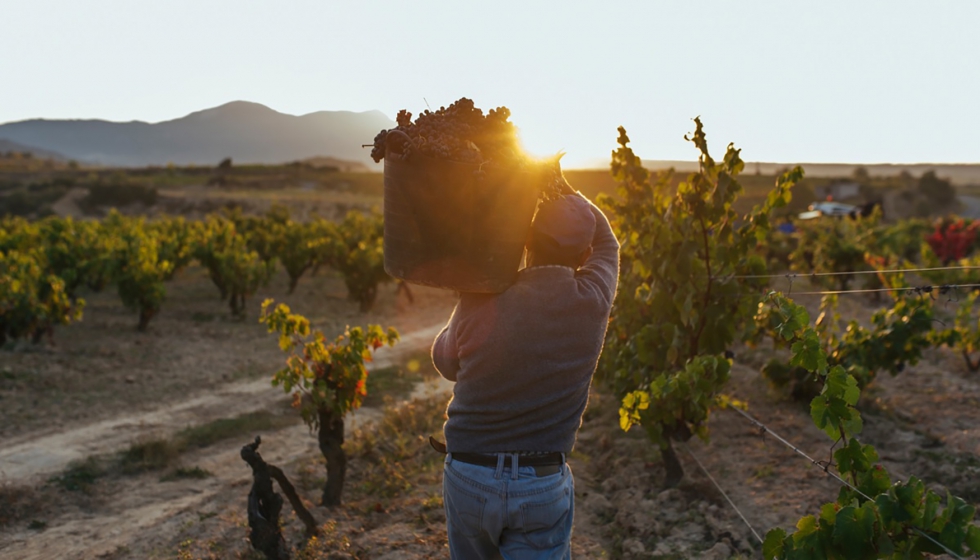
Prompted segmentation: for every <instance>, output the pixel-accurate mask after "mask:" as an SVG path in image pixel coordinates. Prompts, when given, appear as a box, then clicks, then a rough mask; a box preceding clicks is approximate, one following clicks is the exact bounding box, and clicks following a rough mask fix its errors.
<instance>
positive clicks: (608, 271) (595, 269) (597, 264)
mask: <svg viewBox="0 0 980 560" xmlns="http://www.w3.org/2000/svg"><path fill="white" fill-rule="evenodd" d="M579 196H581V197H582V198H585V196H583V195H582V194H581V193H579ZM585 200H587V201H588V202H589V205H590V206H591V207H592V213H593V214H595V235H594V236H593V238H592V255H591V256H590V257H589V258H588V259H587V260H586V261H585V264H584V265H582V266H581V267H580V268H579V271H578V278H579V280H580V281H584V282H585V283H586V284H587V285H589V286H591V287H592V288H593V289H595V290H596V291H597V292H598V293H599V295H600V296H601V297H602V298H603V299H604V300H605V301H606V303H607V304H608V305H609V306H612V302H613V298H614V297H615V295H616V285H617V284H618V283H619V241H618V240H617V239H616V235H615V234H614V233H613V231H612V226H610V225H609V220H608V219H606V215H605V214H603V213H602V210H599V207H598V206H596V205H595V204H593V203H592V201H589V199H587V198H585Z"/></svg>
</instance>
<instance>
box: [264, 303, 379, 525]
mask: <svg viewBox="0 0 980 560" xmlns="http://www.w3.org/2000/svg"><path fill="white" fill-rule="evenodd" d="M272 304H273V302H272V300H266V301H265V302H263V303H262V316H261V317H260V319H259V321H260V322H262V323H265V324H266V325H267V326H268V330H269V332H270V333H271V332H275V333H277V334H278V335H279V347H280V348H281V349H282V351H283V352H286V353H288V354H289V358H288V359H287V360H286V367H285V368H283V369H281V370H279V371H278V372H276V374H275V375H274V376H273V378H272V385H273V386H275V387H279V386H281V387H282V389H283V391H285V392H286V393H291V394H292V396H293V407H294V408H296V409H298V410H299V412H300V414H301V415H302V417H303V421H304V422H305V423H306V425H307V426H308V427H309V428H310V430H311V431H315V432H317V438H318V441H319V444H320V452H321V453H322V454H323V457H324V459H326V461H327V481H326V483H325V484H324V487H323V495H322V498H321V501H322V503H323V505H326V506H335V505H339V504H340V502H341V494H342V491H343V485H344V476H345V473H346V470H347V456H346V455H345V453H344V449H343V444H344V417H345V416H346V415H347V413H348V412H350V411H352V410H356V409H357V408H359V407H360V406H361V400H362V399H363V398H364V397H365V396H366V395H367V389H366V387H367V376H368V372H367V369H366V368H365V367H364V362H365V361H370V360H371V354H372V352H373V351H375V350H377V349H378V348H380V347H382V346H384V345H386V344H387V345H388V346H394V344H395V343H396V342H398V331H396V330H395V329H393V328H388V330H387V331H384V330H383V329H382V328H381V327H380V326H378V325H370V326H368V328H367V330H364V329H362V328H360V327H353V328H348V329H347V330H346V331H345V332H344V334H342V335H340V336H338V337H337V338H336V339H334V340H333V342H330V341H328V340H327V338H326V336H324V334H323V333H322V332H320V331H318V330H312V331H311V329H310V322H309V320H308V319H306V318H305V317H303V316H302V315H297V314H295V313H292V312H291V311H290V309H289V307H288V306H287V305H285V304H282V303H280V304H279V305H277V306H276V307H274V308H273V307H272Z"/></svg>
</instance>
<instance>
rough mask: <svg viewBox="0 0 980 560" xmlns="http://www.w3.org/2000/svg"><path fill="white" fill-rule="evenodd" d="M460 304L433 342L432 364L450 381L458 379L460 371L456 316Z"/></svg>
mask: <svg viewBox="0 0 980 560" xmlns="http://www.w3.org/2000/svg"><path fill="white" fill-rule="evenodd" d="M457 311H459V306H457V307H456V309H454V310H453V314H452V316H450V317H449V323H448V324H446V326H445V327H443V329H442V331H440V332H439V334H438V335H437V336H436V340H435V342H433V343H432V364H433V365H434V366H435V367H436V371H438V372H439V375H441V376H443V377H445V378H446V379H448V380H450V381H456V373H457V372H459V346H458V345H457V344H456V317H457Z"/></svg>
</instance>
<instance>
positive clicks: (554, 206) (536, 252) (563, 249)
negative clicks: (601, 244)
mask: <svg viewBox="0 0 980 560" xmlns="http://www.w3.org/2000/svg"><path fill="white" fill-rule="evenodd" d="M595 227H596V222H595V214H593V213H592V208H591V207H590V205H589V203H588V202H587V201H586V200H585V199H584V198H582V197H580V196H576V195H568V196H561V197H558V198H556V199H554V200H549V201H546V202H543V203H541V206H540V207H538V213H537V214H535V216H534V221H533V222H532V223H531V233H530V239H529V240H528V243H527V252H528V255H527V265H528V266H542V265H561V266H570V267H572V268H578V267H580V266H582V264H584V263H585V260H586V259H587V258H589V256H590V255H591V254H592V237H593V236H594V235H595Z"/></svg>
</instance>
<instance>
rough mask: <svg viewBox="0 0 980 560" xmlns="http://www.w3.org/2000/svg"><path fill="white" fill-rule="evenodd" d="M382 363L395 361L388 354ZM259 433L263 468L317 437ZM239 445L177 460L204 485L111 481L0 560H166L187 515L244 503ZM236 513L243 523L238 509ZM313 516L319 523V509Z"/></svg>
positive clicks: (425, 386)
mask: <svg viewBox="0 0 980 560" xmlns="http://www.w3.org/2000/svg"><path fill="white" fill-rule="evenodd" d="M418 334H419V335H420V337H419V338H417V340H422V339H423V338H422V337H421V334H422V333H418ZM406 338H408V337H406ZM396 348H397V347H396ZM388 359H389V360H391V359H394V356H393V355H392V353H389V355H388ZM450 387H451V384H450V383H449V382H448V381H445V380H443V379H441V378H439V379H433V380H430V381H426V382H423V383H420V384H418V385H417V386H416V387H415V390H414V391H413V392H412V394H411V395H410V396H409V399H411V398H418V397H427V396H431V395H435V394H444V395H445V398H446V400H448V398H449V394H448V392H447V390H448V389H449V388H450ZM380 416H381V410H380V409H378V408H367V407H365V408H362V409H360V410H358V411H357V412H356V413H355V414H353V415H351V416H350V417H349V418H348V422H347V426H346V427H347V430H348V432H350V431H353V430H355V429H358V428H362V427H364V426H365V424H367V423H368V422H372V421H374V420H377V419H378V418H379V417H380ZM261 435H262V436H263V439H264V441H266V443H264V444H263V446H262V449H261V452H262V456H263V458H264V459H265V460H266V461H268V462H270V463H273V464H276V465H287V464H290V463H292V462H294V461H297V460H299V459H300V458H302V457H308V456H310V455H316V454H318V451H317V442H316V439H315V438H314V437H313V436H311V435H310V434H309V432H308V431H307V430H305V429H303V428H302V427H299V426H290V427H287V428H282V429H279V430H276V431H272V432H269V433H264V434H261ZM243 443H244V441H230V442H227V443H225V444H222V445H219V446H213V447H209V448H206V449H202V450H198V451H196V452H192V453H189V454H187V455H186V456H184V457H182V461H183V462H185V463H186V464H193V465H196V466H198V467H200V468H202V469H205V470H207V471H209V472H210V473H212V476H210V477H208V478H206V479H203V480H180V481H173V482H161V481H159V480H157V479H156V478H155V476H154V475H141V476H138V477H128V478H121V479H116V480H113V483H112V484H113V492H112V495H111V496H109V497H106V498H104V499H103V501H102V502H101V503H98V504H94V507H91V508H89V511H85V510H84V509H81V510H80V511H71V510H69V511H65V512H62V514H61V515H60V516H59V517H58V518H57V519H55V520H52V521H50V522H49V525H48V527H47V528H46V529H45V530H44V531H43V532H37V531H33V530H30V529H26V528H25V529H21V530H19V531H11V532H9V533H7V534H6V535H3V534H0V537H2V538H0V558H17V559H21V560H34V559H36V560H42V559H43V560H47V559H51V558H59V559H66V560H67V559H74V558H79V559H80V558H100V557H101V558H148V557H168V558H169V557H172V556H173V542H174V540H175V539H176V538H177V535H178V534H179V533H180V532H181V530H183V529H184V528H186V522H187V518H188V517H190V518H195V517H196V518H197V519H198V520H203V519H207V518H208V517H209V516H211V515H214V514H215V512H216V511H218V510H219V509H220V508H222V507H226V506H227V502H229V501H233V502H237V501H243V500H244V496H245V495H247V494H248V484H250V483H251V472H250V471H249V469H248V466H247V465H245V463H243V462H242V459H241V456H240V449H241V445H242V444H243ZM229 498H230V499H229ZM243 503H244V502H243ZM236 509H238V510H240V512H241V514H242V517H243V518H244V511H245V510H244V505H241V507H237V508H236ZM286 509H287V510H289V508H288V507H287V508H286ZM284 513H285V512H284ZM316 515H317V516H318V517H320V518H322V517H323V511H322V510H320V511H317V513H316ZM243 531H244V529H243ZM243 534H244V533H243Z"/></svg>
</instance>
